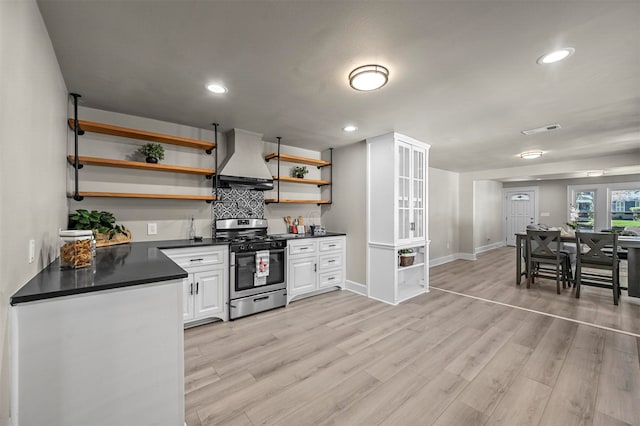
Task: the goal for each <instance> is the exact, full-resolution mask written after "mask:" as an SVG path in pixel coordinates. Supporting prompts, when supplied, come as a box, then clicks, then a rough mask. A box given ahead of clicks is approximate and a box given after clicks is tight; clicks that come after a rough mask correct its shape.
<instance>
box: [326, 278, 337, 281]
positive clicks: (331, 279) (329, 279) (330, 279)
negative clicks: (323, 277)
mask: <svg viewBox="0 0 640 426" xmlns="http://www.w3.org/2000/svg"><path fill="white" fill-rule="evenodd" d="M335 279H336V277H329V278H327V280H328V281H333V280H335Z"/></svg>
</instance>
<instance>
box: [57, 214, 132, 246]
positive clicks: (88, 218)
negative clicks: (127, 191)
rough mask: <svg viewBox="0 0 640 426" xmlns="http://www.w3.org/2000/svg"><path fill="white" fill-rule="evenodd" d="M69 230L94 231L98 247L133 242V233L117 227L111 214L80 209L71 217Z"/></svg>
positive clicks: (119, 226)
mask: <svg viewBox="0 0 640 426" xmlns="http://www.w3.org/2000/svg"><path fill="white" fill-rule="evenodd" d="M69 229H82V230H91V231H93V234H94V236H95V238H96V245H97V246H98V247H101V246H106V245H113V244H122V243H127V242H129V241H131V232H130V231H129V230H128V229H126V228H125V227H124V225H116V218H115V216H113V213H110V212H99V211H97V210H92V211H88V210H84V209H78V210H77V211H75V212H74V213H71V214H70V215H69Z"/></svg>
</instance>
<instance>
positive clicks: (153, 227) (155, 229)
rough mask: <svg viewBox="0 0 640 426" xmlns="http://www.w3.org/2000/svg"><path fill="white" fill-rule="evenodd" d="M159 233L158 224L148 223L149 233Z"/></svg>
mask: <svg viewBox="0 0 640 426" xmlns="http://www.w3.org/2000/svg"><path fill="white" fill-rule="evenodd" d="M157 234H158V224H157V223H147V235H157Z"/></svg>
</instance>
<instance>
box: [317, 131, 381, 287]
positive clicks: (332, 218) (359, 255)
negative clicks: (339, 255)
mask: <svg viewBox="0 0 640 426" xmlns="http://www.w3.org/2000/svg"><path fill="white" fill-rule="evenodd" d="M366 154H367V151H366V143H365V142H364V141H362V142H357V143H355V144H351V145H348V146H345V147H342V148H338V149H335V150H334V153H333V182H334V185H333V204H332V205H331V206H325V207H323V208H322V222H323V224H324V225H325V226H326V227H327V229H328V230H331V231H336V232H346V233H347V253H346V255H347V280H349V281H353V282H355V283H358V284H363V285H366V276H367V270H366V247H367V231H366V216H365V211H366V175H365V171H366ZM391 226H393V224H391Z"/></svg>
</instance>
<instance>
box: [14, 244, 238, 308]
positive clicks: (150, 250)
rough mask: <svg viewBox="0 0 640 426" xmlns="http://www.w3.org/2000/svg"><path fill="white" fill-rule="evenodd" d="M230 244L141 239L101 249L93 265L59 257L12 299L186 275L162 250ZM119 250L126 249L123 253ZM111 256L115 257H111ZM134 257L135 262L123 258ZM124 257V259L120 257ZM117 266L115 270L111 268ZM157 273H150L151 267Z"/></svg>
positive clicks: (55, 295) (54, 295)
mask: <svg viewBox="0 0 640 426" xmlns="http://www.w3.org/2000/svg"><path fill="white" fill-rule="evenodd" d="M218 245H224V246H226V245H228V244H227V243H220V242H216V241H213V240H212V239H210V238H206V239H203V240H202V241H195V242H194V241H192V240H164V241H141V242H133V243H127V244H120V245H114V246H108V247H99V248H98V249H97V254H96V258H95V259H94V262H95V263H96V265H97V267H96V270H95V273H93V270H92V268H93V267H94V266H93V265H92V266H91V267H88V268H81V269H75V270H73V269H71V270H61V269H60V261H59V259H56V260H54V261H53V262H51V263H50V264H49V265H48V266H47V267H45V268H44V269H43V270H42V271H40V272H39V273H37V274H36V275H35V276H34V277H33V278H32V279H30V280H29V281H28V282H27V283H26V284H24V285H23V286H22V287H20V288H19V289H18V290H17V291H16V292H15V293H14V294H13V295H12V296H11V298H10V299H9V304H10V305H11V306H15V305H17V304H20V303H25V302H35V301H38V300H45V299H53V298H58V297H64V296H73V295H77V294H84V293H91V292H97V291H103V290H112V289H116V288H123V287H132V286H136V285H141V284H149V283H154V282H163V281H169V280H173V279H181V278H186V277H187V276H188V274H187V272H186V271H185V270H184V269H182V268H181V267H180V266H178V265H177V264H176V263H175V262H174V261H172V260H171V259H170V258H169V257H168V256H166V255H165V254H164V253H162V250H163V249H173V248H190V247H207V246H218ZM118 253H122V254H121V255H120V256H119V255H118ZM110 257H111V258H113V261H110ZM127 257H130V258H131V263H132V264H131V265H126V262H125V261H123V260H121V259H119V258H124V259H126V258H127ZM117 260H120V263H117V262H116V261H117ZM111 269H113V270H111ZM150 269H151V270H153V271H154V273H149V272H148V271H149V270H150Z"/></svg>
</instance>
